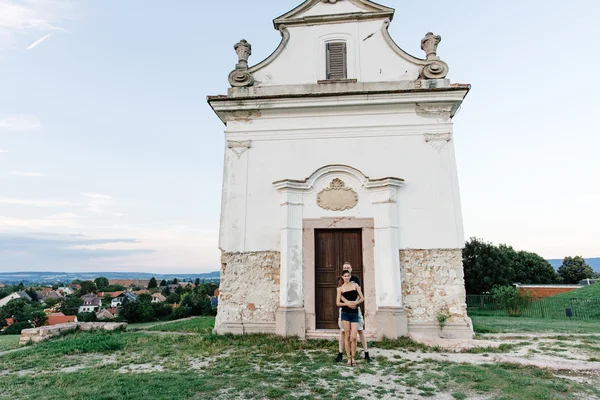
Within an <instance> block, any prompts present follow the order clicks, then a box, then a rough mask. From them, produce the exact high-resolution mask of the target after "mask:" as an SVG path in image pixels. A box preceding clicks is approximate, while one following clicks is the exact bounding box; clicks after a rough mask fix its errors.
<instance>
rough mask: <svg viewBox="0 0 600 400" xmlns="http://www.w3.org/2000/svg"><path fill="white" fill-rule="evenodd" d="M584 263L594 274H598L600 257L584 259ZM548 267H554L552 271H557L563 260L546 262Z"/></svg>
mask: <svg viewBox="0 0 600 400" xmlns="http://www.w3.org/2000/svg"><path fill="white" fill-rule="evenodd" d="M584 260H585V262H586V263H587V264H588V265H589V266H590V267H592V269H593V270H594V271H596V272H600V257H596V258H584ZM547 261H548V262H549V263H550V265H552V266H553V267H554V269H558V267H560V266H561V265H562V262H563V260H562V259H561V260H558V259H556V260H547Z"/></svg>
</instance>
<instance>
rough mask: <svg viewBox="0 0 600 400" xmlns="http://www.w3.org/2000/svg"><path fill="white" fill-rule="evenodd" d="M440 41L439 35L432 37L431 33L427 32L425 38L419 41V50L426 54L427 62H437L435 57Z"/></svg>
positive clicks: (437, 58)
mask: <svg viewBox="0 0 600 400" xmlns="http://www.w3.org/2000/svg"><path fill="white" fill-rule="evenodd" d="M441 41H442V37H441V36H440V35H434V34H433V32H427V34H426V35H425V37H424V38H423V39H421V49H422V50H423V51H424V52H425V54H427V60H439V59H440V58H439V57H438V56H437V54H436V52H437V47H438V44H440V42H441Z"/></svg>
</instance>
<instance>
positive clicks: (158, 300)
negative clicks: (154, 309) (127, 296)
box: [152, 293, 167, 303]
mask: <svg viewBox="0 0 600 400" xmlns="http://www.w3.org/2000/svg"><path fill="white" fill-rule="evenodd" d="M165 301H167V298H166V297H165V296H163V295H162V294H160V293H154V294H153V295H152V303H164V302H165Z"/></svg>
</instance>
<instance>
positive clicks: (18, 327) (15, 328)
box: [2, 321, 33, 335]
mask: <svg viewBox="0 0 600 400" xmlns="http://www.w3.org/2000/svg"><path fill="white" fill-rule="evenodd" d="M29 328H33V324H32V323H31V322H29V321H23V322H15V323H14V324H12V325H11V326H9V327H8V328H6V329H5V330H4V331H3V332H2V334H3V335H20V334H21V331H22V330H23V329H29Z"/></svg>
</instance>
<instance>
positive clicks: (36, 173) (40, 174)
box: [10, 171, 46, 178]
mask: <svg viewBox="0 0 600 400" xmlns="http://www.w3.org/2000/svg"><path fill="white" fill-rule="evenodd" d="M10 174H11V175H16V176H28V177H31V178H35V177H41V176H46V174H44V173H43V172H23V171H12V172H11V173H10Z"/></svg>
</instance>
